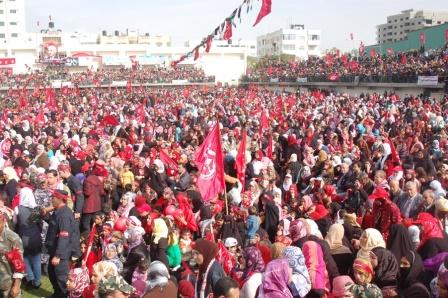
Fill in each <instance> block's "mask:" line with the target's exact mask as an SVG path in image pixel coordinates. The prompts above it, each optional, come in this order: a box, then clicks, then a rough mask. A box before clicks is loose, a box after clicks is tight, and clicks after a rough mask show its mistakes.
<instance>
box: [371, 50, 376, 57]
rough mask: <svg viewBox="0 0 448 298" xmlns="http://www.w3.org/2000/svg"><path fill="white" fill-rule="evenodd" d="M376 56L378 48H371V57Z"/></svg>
mask: <svg viewBox="0 0 448 298" xmlns="http://www.w3.org/2000/svg"><path fill="white" fill-rule="evenodd" d="M375 57H376V50H375V48H372V49H370V58H375Z"/></svg>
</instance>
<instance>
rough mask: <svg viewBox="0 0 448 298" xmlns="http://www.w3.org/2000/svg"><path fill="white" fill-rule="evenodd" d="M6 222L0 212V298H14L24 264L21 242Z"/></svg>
mask: <svg viewBox="0 0 448 298" xmlns="http://www.w3.org/2000/svg"><path fill="white" fill-rule="evenodd" d="M7 221H8V218H7V216H6V215H5V214H3V213H2V212H0V297H1V298H6V297H12V298H15V297H19V296H20V284H21V282H22V278H23V277H24V276H25V263H24V261H23V246H22V240H21V239H20V237H19V235H17V234H16V233H14V232H13V231H11V230H10V229H9V228H8V227H7V226H6V222H7Z"/></svg>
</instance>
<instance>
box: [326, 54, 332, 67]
mask: <svg viewBox="0 0 448 298" xmlns="http://www.w3.org/2000/svg"><path fill="white" fill-rule="evenodd" d="M325 60H326V62H327V65H333V55H332V54H330V53H328V54H327V55H326V56H325Z"/></svg>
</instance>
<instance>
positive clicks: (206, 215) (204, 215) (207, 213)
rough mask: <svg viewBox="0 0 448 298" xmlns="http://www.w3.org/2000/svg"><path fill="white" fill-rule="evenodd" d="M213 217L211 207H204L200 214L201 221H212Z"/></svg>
mask: <svg viewBox="0 0 448 298" xmlns="http://www.w3.org/2000/svg"><path fill="white" fill-rule="evenodd" d="M212 216H213V213H212V209H210V206H207V205H202V207H201V212H200V213H199V217H200V218H201V220H206V219H211V218H212Z"/></svg>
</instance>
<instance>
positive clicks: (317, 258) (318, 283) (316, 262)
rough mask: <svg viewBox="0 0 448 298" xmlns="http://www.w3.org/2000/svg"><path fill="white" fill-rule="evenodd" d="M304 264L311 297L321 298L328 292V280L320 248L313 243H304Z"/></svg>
mask: <svg viewBox="0 0 448 298" xmlns="http://www.w3.org/2000/svg"><path fill="white" fill-rule="evenodd" d="M302 250H303V255H304V256H305V264H306V267H307V268H308V272H309V274H310V280H311V291H310V292H311V293H313V297H323V296H324V295H325V294H326V293H328V292H329V291H330V280H329V277H328V271H327V268H326V266H325V265H326V264H325V261H324V253H323V251H322V248H321V246H320V245H319V244H318V243H317V242H315V241H306V242H305V243H304V244H303V247H302Z"/></svg>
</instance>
